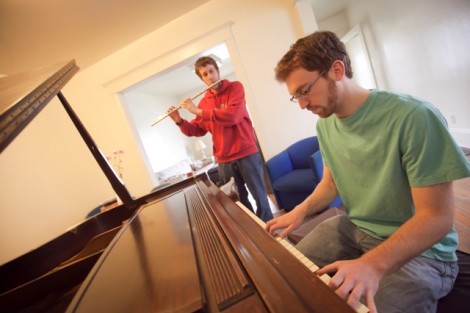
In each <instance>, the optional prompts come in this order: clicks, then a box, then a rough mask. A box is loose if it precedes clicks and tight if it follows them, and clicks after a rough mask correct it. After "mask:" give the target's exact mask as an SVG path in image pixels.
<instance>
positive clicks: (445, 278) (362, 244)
mask: <svg viewBox="0 0 470 313" xmlns="http://www.w3.org/2000/svg"><path fill="white" fill-rule="evenodd" d="M380 243H382V240H380V239H377V238H374V237H371V236H369V235H367V234H366V233H364V232H363V231H361V230H360V229H358V228H357V227H356V225H354V224H353V223H352V222H351V221H350V220H349V219H348V218H347V216H346V215H338V216H335V217H332V218H330V219H328V220H326V221H324V222H323V223H321V224H320V225H318V226H317V227H316V228H315V229H314V230H313V231H311V232H310V233H309V234H307V236H305V238H304V239H303V240H301V241H300V242H299V243H298V244H297V249H298V250H299V251H300V252H302V253H303V254H304V255H305V256H306V257H307V258H309V259H310V260H312V262H314V263H315V264H316V265H318V266H319V267H323V266H325V265H327V264H330V263H333V262H334V261H337V260H348V259H355V258H358V257H359V256H361V255H362V254H363V253H365V252H367V251H368V250H371V249H373V248H374V247H376V246H377V245H379V244H380ZM457 274H458V265H457V262H445V261H440V260H436V259H430V258H426V257H423V256H417V257H415V258H414V259H412V260H411V261H409V262H408V263H406V264H405V265H404V266H402V267H401V268H400V269H399V270H397V271H396V272H394V273H392V274H389V275H387V276H385V277H384V278H383V279H382V280H381V281H380V285H379V289H378V291H377V293H376V295H375V297H374V300H375V304H376V306H377V310H378V312H380V313H395V312H410V313H416V312H420V313H426V312H436V308H437V301H438V300H439V298H441V297H443V296H445V295H446V294H447V293H449V292H450V290H451V289H452V287H453V284H454V281H455V279H456V277H457Z"/></svg>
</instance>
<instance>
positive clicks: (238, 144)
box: [169, 57, 273, 222]
mask: <svg viewBox="0 0 470 313" xmlns="http://www.w3.org/2000/svg"><path fill="white" fill-rule="evenodd" d="M194 68H195V72H196V74H197V75H198V76H199V78H200V79H201V80H202V81H203V82H204V83H206V84H207V85H212V84H214V83H215V82H217V81H218V80H219V79H220V73H219V67H218V66H217V63H216V62H215V60H214V59H212V58H211V57H201V58H199V59H198V60H197V61H196V63H195V65H194ZM180 106H181V107H182V108H185V109H186V110H188V111H189V112H191V113H192V114H194V115H195V116H196V117H195V118H194V119H193V120H191V121H187V120H185V119H183V118H182V117H181V116H180V114H179V112H178V110H175V111H174V112H173V113H171V114H170V117H171V119H172V120H173V121H174V122H175V123H176V125H178V126H179V128H180V130H181V132H182V133H183V134H185V135H186V136H197V137H199V136H204V135H205V134H206V133H207V132H210V133H211V134H212V142H213V153H214V157H215V158H216V160H217V163H218V165H219V166H218V169H219V175H220V178H221V180H222V183H224V184H226V183H228V182H229V180H230V178H231V177H233V178H234V180H235V184H236V186H237V189H238V193H239V197H240V201H241V202H242V203H243V204H244V205H245V206H246V207H247V208H249V209H250V210H251V211H253V212H255V213H256V215H257V216H258V217H259V218H261V219H262V220H263V221H265V222H266V221H268V220H270V219H272V218H273V215H272V212H271V209H270V206H269V202H268V196H267V191H266V186H265V185H264V175H263V166H262V159H261V156H260V154H259V151H258V147H257V145H256V138H255V134H254V130H253V125H252V123H251V119H250V116H249V115H248V111H247V109H246V101H245V91H244V88H243V85H242V84H241V83H240V82H238V81H233V82H230V81H228V80H226V79H224V80H222V81H221V82H219V83H218V84H216V85H214V86H213V87H212V88H211V89H209V90H207V91H206V93H205V95H204V97H203V98H202V99H201V101H200V102H199V104H198V105H197V106H196V105H195V104H194V103H193V101H192V100H191V98H187V99H185V100H184V101H183V102H181V103H180ZM173 108H174V107H172V108H170V109H169V111H170V110H172V109H173ZM245 184H246V186H247V187H248V189H249V190H250V193H251V195H252V196H253V198H254V200H255V202H256V207H257V208H256V211H255V210H253V207H252V206H251V203H250V201H249V200H248V191H247V190H246V188H245Z"/></svg>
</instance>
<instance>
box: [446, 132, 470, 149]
mask: <svg viewBox="0 0 470 313" xmlns="http://www.w3.org/2000/svg"><path fill="white" fill-rule="evenodd" d="M449 131H450V133H451V134H452V136H453V137H454V139H455V141H456V142H457V144H458V145H459V146H461V147H465V148H467V149H470V129H468V128H449Z"/></svg>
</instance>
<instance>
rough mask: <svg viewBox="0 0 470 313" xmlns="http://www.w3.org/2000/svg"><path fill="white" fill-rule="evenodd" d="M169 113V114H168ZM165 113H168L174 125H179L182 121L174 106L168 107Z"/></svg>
mask: <svg viewBox="0 0 470 313" xmlns="http://www.w3.org/2000/svg"><path fill="white" fill-rule="evenodd" d="M170 112H171V113H170ZM166 113H169V115H168V116H169V117H170V118H171V119H172V120H173V122H175V123H176V124H179V123H181V122H182V121H183V119H182V118H181V115H180V112H178V110H176V107H175V106H172V107H170V108H169V109H168V110H167V111H166Z"/></svg>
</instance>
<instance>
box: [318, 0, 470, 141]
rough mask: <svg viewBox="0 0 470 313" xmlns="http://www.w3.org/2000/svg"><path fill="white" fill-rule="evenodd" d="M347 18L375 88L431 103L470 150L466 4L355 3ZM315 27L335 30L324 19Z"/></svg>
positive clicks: (464, 0)
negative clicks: (361, 40) (358, 34)
mask: <svg viewBox="0 0 470 313" xmlns="http://www.w3.org/2000/svg"><path fill="white" fill-rule="evenodd" d="M346 15H347V20H348V21H349V23H350V27H354V26H355V25H360V26H361V27H362V29H363V30H364V34H365V36H366V41H367V43H368V45H369V49H370V51H369V52H370V55H371V57H372V59H373V63H374V65H375V66H376V69H377V71H378V72H379V74H380V77H379V80H380V81H379V86H385V87H386V89H388V90H392V91H396V92H403V93H408V94H412V95H415V96H417V97H420V98H422V99H425V100H427V101H430V102H431V103H433V104H434V105H436V106H437V107H438V108H439V109H440V111H441V112H442V113H443V114H444V116H445V117H446V119H447V121H448V124H449V128H450V131H451V133H452V134H453V135H454V138H455V139H456V140H457V142H458V143H459V144H460V145H461V146H465V147H470V100H469V99H470V88H468V85H469V83H470V53H468V50H469V49H470V37H469V34H470V23H469V22H468V21H469V20H470V1H468V0H449V1H439V0H431V1H430V0H414V1H407V0H395V1H388V0H357V1H351V4H350V6H349V7H348V9H347V10H346ZM336 25H337V24H336ZM319 28H320V29H330V30H334V31H338V30H337V29H335V24H332V23H330V22H328V23H327V21H325V22H324V23H322V22H319Z"/></svg>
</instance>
